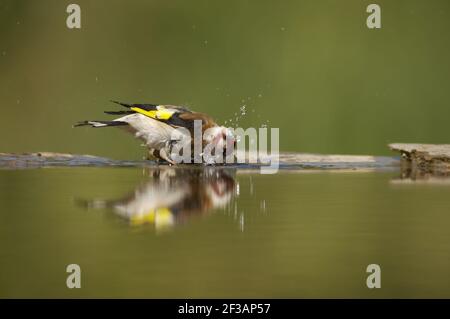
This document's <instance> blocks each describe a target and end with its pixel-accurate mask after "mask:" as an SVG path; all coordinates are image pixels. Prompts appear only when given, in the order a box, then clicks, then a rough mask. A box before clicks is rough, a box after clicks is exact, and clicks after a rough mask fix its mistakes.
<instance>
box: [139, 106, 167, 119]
mask: <svg viewBox="0 0 450 319" xmlns="http://www.w3.org/2000/svg"><path fill="white" fill-rule="evenodd" d="M131 109H132V110H133V111H135V112H138V113H140V114H143V115H145V116H148V117H150V118H152V119H155V120H168V119H170V118H171V117H172V115H173V113H175V111H171V110H168V109H166V108H164V107H161V106H158V107H157V109H156V110H151V111H146V110H143V109H141V108H139V107H132V108H131Z"/></svg>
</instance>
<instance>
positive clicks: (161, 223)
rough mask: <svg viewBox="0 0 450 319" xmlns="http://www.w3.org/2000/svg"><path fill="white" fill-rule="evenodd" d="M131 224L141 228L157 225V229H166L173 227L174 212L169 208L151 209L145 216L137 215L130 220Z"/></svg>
mask: <svg viewBox="0 0 450 319" xmlns="http://www.w3.org/2000/svg"><path fill="white" fill-rule="evenodd" d="M130 223H131V225H133V226H139V225H143V224H146V223H148V224H155V227H156V228H157V229H158V228H166V227H168V226H172V225H173V223H174V216H173V215H172V212H171V211H170V210H169V209H167V208H157V209H151V210H150V211H148V212H147V213H145V214H143V215H136V216H132V217H131V218H130Z"/></svg>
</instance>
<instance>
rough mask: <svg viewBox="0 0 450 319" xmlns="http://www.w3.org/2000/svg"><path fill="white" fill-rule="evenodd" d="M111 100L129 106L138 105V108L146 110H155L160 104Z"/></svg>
mask: <svg viewBox="0 0 450 319" xmlns="http://www.w3.org/2000/svg"><path fill="white" fill-rule="evenodd" d="M111 102H113V103H116V104H119V105H122V106H125V107H127V108H131V107H138V108H140V109H143V110H146V111H151V110H155V109H156V107H157V106H158V105H159V104H127V103H122V102H119V101H114V100H111Z"/></svg>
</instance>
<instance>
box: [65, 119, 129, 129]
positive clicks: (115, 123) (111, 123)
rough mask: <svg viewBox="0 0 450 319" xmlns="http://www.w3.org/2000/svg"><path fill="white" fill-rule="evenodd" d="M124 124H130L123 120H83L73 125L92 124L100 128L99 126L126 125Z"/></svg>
mask: <svg viewBox="0 0 450 319" xmlns="http://www.w3.org/2000/svg"><path fill="white" fill-rule="evenodd" d="M124 125H128V123H127V122H122V121H81V122H78V123H76V124H75V125H74V126H73V127H78V126H91V127H95V128H99V127H108V126H124Z"/></svg>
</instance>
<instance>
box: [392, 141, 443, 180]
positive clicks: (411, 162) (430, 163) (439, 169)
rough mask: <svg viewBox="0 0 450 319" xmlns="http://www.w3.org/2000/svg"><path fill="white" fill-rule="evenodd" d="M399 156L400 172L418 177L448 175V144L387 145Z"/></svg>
mask: <svg viewBox="0 0 450 319" xmlns="http://www.w3.org/2000/svg"><path fill="white" fill-rule="evenodd" d="M389 148H390V149H391V150H393V151H398V152H400V154H401V167H402V172H404V173H406V174H408V175H412V176H418V177H420V176H421V175H429V174H432V175H444V176H445V175H448V174H449V173H450V145H449V144H441V145H437V144H400V143H397V144H389Z"/></svg>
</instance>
